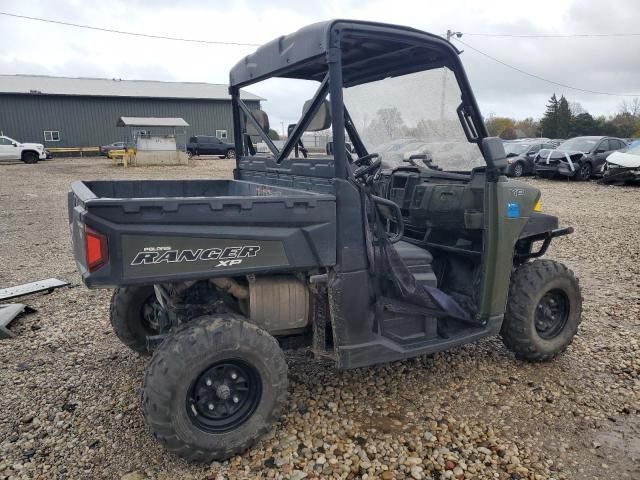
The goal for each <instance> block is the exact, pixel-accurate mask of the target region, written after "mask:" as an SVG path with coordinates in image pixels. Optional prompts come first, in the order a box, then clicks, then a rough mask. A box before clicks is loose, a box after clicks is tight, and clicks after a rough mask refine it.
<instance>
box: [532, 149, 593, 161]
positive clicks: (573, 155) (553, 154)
mask: <svg viewBox="0 0 640 480" xmlns="http://www.w3.org/2000/svg"><path fill="white" fill-rule="evenodd" d="M586 155H587V154H586V153H585V152H580V151H578V150H551V149H548V148H543V149H542V150H540V152H539V153H538V161H539V162H543V161H545V160H546V159H547V158H549V159H552V160H566V159H567V157H569V158H570V159H571V160H572V161H575V160H578V159H580V158H581V157H583V156H586Z"/></svg>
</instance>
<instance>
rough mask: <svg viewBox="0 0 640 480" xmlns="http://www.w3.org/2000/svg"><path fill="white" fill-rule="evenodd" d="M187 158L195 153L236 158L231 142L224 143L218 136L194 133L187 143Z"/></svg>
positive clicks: (195, 154)
mask: <svg viewBox="0 0 640 480" xmlns="http://www.w3.org/2000/svg"><path fill="white" fill-rule="evenodd" d="M187 155H189V158H191V157H194V156H197V155H217V156H219V157H222V158H224V157H226V158H236V148H235V146H234V145H233V143H225V142H223V141H222V140H220V139H219V138H218V137H212V136H208V135H196V136H195V137H191V138H190V139H189V143H187Z"/></svg>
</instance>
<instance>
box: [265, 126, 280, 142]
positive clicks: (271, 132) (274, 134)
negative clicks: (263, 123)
mask: <svg viewBox="0 0 640 480" xmlns="http://www.w3.org/2000/svg"><path fill="white" fill-rule="evenodd" d="M268 135H269V138H270V139H271V140H280V135H278V132H276V131H275V130H274V129H273V128H270V129H269V134H268Z"/></svg>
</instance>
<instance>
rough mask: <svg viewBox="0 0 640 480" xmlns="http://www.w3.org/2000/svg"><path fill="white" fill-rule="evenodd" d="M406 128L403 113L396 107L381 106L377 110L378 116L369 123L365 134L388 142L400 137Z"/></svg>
mask: <svg viewBox="0 0 640 480" xmlns="http://www.w3.org/2000/svg"><path fill="white" fill-rule="evenodd" d="M405 128H406V126H405V124H404V121H403V120H402V115H400V111H399V110H398V109H397V108H396V107H391V108H381V109H379V110H378V111H377V112H376V118H374V119H373V120H372V121H371V123H370V124H369V125H367V127H366V131H365V132H364V136H365V137H367V138H376V140H377V141H383V142H386V141H389V140H393V139H395V138H400V136H401V135H402V133H403V132H404V130H405Z"/></svg>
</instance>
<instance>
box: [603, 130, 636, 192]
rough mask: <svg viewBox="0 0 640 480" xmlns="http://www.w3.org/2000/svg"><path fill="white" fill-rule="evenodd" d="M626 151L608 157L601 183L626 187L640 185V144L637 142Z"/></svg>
mask: <svg viewBox="0 0 640 480" xmlns="http://www.w3.org/2000/svg"><path fill="white" fill-rule="evenodd" d="M633 144H635V146H629V148H628V149H626V150H621V151H618V152H613V153H612V154H611V155H609V156H608V157H607V162H606V163H605V168H604V176H603V177H602V179H601V180H600V183H604V184H608V185H624V184H626V183H640V142H639V141H635V142H633V143H632V144H631V145H633Z"/></svg>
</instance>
